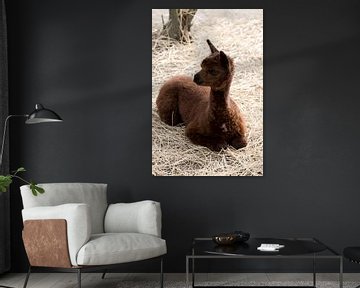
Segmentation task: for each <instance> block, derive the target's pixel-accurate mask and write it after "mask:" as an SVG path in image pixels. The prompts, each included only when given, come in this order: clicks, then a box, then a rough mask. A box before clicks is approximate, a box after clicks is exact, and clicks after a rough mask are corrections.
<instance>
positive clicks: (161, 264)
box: [160, 257, 164, 288]
mask: <svg viewBox="0 0 360 288" xmlns="http://www.w3.org/2000/svg"><path fill="white" fill-rule="evenodd" d="M163 264H164V259H163V257H161V260H160V287H161V288H164V269H163V266H164V265H163Z"/></svg>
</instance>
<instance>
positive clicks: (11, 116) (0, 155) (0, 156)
mask: <svg viewBox="0 0 360 288" xmlns="http://www.w3.org/2000/svg"><path fill="white" fill-rule="evenodd" d="M14 117H26V118H27V117H29V115H28V114H23V115H9V116H7V117H6V119H5V124H4V132H3V137H2V143H1V151H0V168H1V166H2V160H3V155H4V146H5V141H6V132H7V126H8V122H9V120H10V119H11V118H14Z"/></svg>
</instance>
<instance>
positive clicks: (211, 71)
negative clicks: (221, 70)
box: [208, 69, 217, 76]
mask: <svg viewBox="0 0 360 288" xmlns="http://www.w3.org/2000/svg"><path fill="white" fill-rule="evenodd" d="M208 72H209V73H210V74H211V75H213V76H216V74H217V71H216V70H214V69H210V70H209V71H208Z"/></svg>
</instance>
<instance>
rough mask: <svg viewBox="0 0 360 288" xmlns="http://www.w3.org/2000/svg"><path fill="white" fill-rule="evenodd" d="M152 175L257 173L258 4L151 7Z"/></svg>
mask: <svg viewBox="0 0 360 288" xmlns="http://www.w3.org/2000/svg"><path fill="white" fill-rule="evenodd" d="M152 174H153V176H262V175H263V10H262V9H153V10H152Z"/></svg>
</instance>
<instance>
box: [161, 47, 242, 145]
mask: <svg viewBox="0 0 360 288" xmlns="http://www.w3.org/2000/svg"><path fill="white" fill-rule="evenodd" d="M207 43H208V44H209V46H210V50H211V54H210V56H208V57H206V58H205V59H204V60H203V61H202V62H201V70H200V71H199V72H198V73H196V74H195V76H194V80H193V79H192V78H190V77H187V76H177V77H173V78H171V79H170V80H168V81H167V82H166V83H165V84H164V85H163V86H162V87H161V89H160V92H159V96H158V97H157V99H156V105H157V108H158V112H159V115H160V119H161V120H162V121H164V122H165V123H167V124H169V125H172V126H174V125H177V124H180V123H185V125H186V129H185V134H186V136H187V137H189V139H190V140H191V141H192V142H193V143H194V144H197V145H202V146H206V147H208V148H209V149H211V150H214V151H220V150H221V149H222V148H226V147H227V145H231V146H233V147H234V148H235V149H239V148H242V147H245V146H246V144H247V141H246V125H245V122H244V119H243V117H242V116H241V113H240V110H239V108H238V106H237V105H236V103H235V102H234V101H233V100H232V99H231V98H230V95H229V90H230V84H231V81H232V78H233V75H234V63H233V60H232V59H231V58H230V57H228V56H226V55H225V53H224V52H222V51H220V52H219V51H218V50H217V49H216V48H215V47H214V45H213V44H212V43H211V42H210V41H209V40H207Z"/></svg>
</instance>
